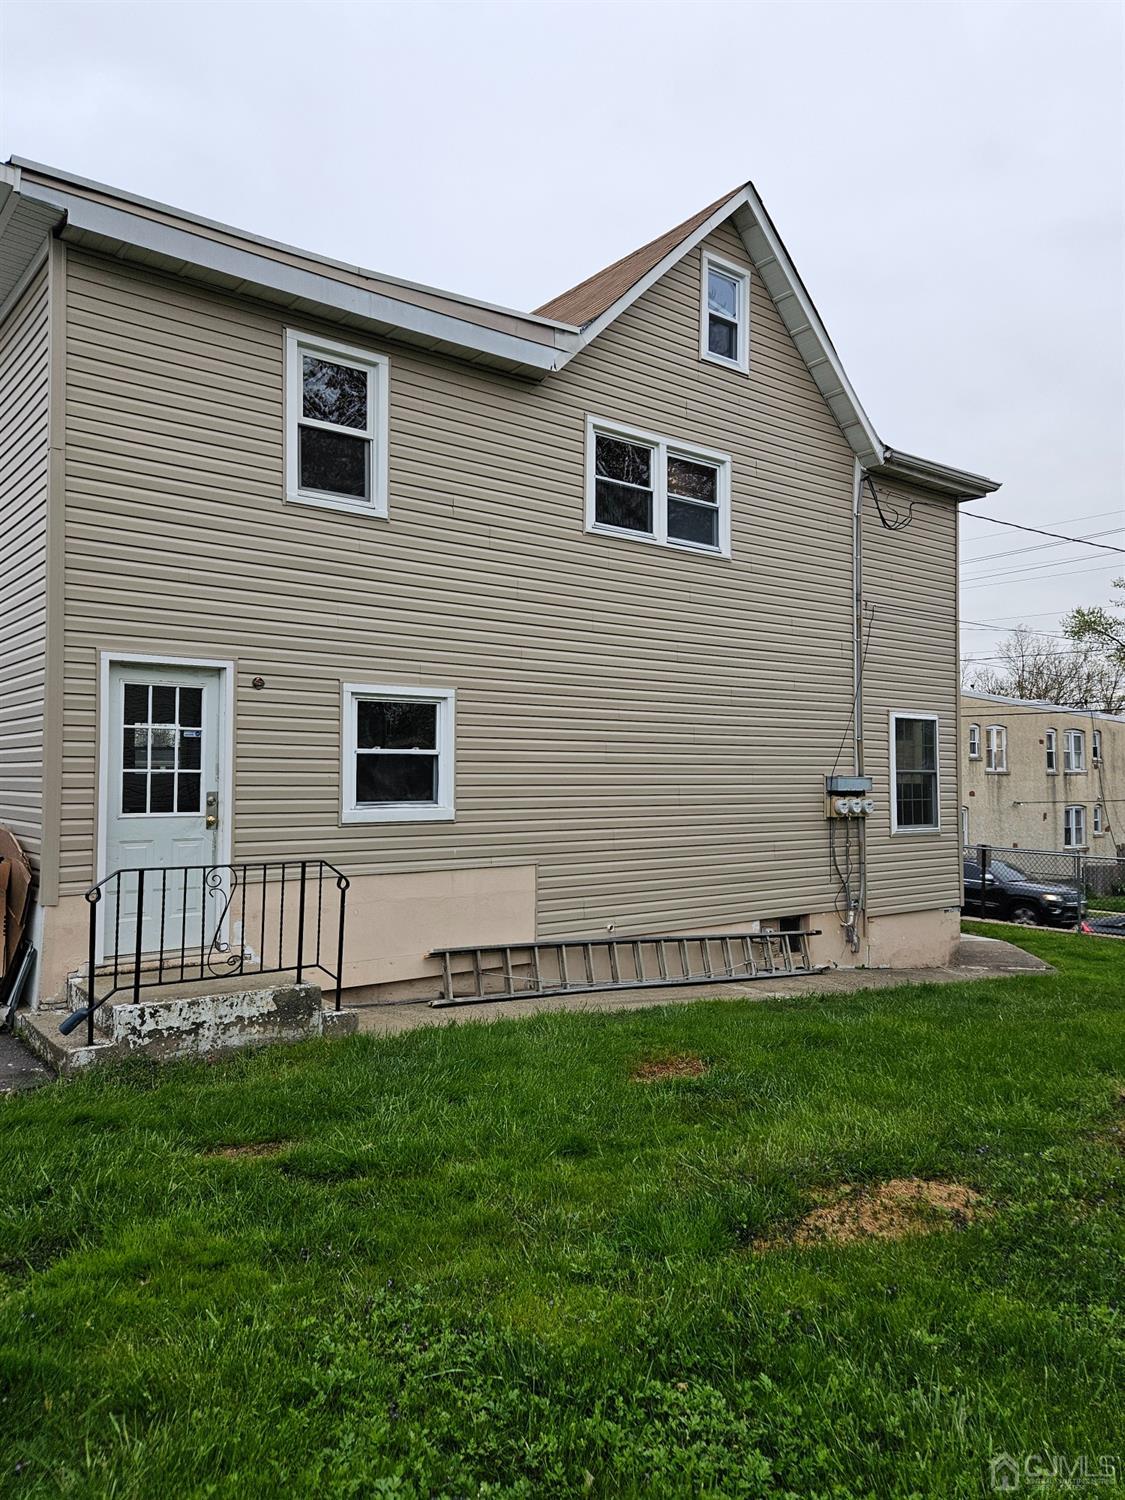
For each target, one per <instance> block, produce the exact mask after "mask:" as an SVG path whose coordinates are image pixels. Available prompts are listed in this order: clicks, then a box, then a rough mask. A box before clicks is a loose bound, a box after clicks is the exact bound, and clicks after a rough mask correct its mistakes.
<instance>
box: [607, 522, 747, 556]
mask: <svg viewBox="0 0 1125 1500" xmlns="http://www.w3.org/2000/svg"><path fill="white" fill-rule="evenodd" d="M586 534H587V536H612V537H616V538H617V539H618V541H621V542H640V543H642V544H643V545H644V546H646V547H663V548H665V549H666V550H667V551H669V552H690V553H691V554H692V555H693V556H695V557H717V558H721V559H722V560H723V561H725V562H729V561H730V553H729V552H724V551H723V550H722V548H721V547H703V546H700V545H698V544H697V543H695V542H676V541H672V540H668V541H662V540H661V539H660V537H658V536H653V535H652V534H651V533H650V532H645V531H626V530H625V529H624V528H622V527H617V526H601V525H598V524H597V523H596V522H595V524H594V525H593V526H587V527H586Z"/></svg>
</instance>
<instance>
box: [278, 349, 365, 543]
mask: <svg viewBox="0 0 1125 1500" xmlns="http://www.w3.org/2000/svg"><path fill="white" fill-rule="evenodd" d="M389 368H390V367H389V362H388V360H387V359H386V358H385V356H383V355H381V354H371V353H368V352H367V351H366V350H363V349H355V348H353V347H352V346H351V345H350V344H339V343H336V342H335V341H334V340H332V339H322V338H316V337H314V336H313V335H311V334H309V335H306V334H303V333H297V332H295V331H294V330H293V329H289V330H288V331H287V333H286V335H285V412H286V417H285V498H286V499H287V500H291V501H298V502H300V503H301V504H306V505H325V506H330V507H332V508H334V509H339V510H347V511H352V512H355V513H359V514H363V515H375V516H385V515H386V514H387V380H388V373H389Z"/></svg>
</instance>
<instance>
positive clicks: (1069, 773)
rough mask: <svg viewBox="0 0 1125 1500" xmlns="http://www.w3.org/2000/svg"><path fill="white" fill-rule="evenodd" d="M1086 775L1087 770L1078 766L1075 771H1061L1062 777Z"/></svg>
mask: <svg viewBox="0 0 1125 1500" xmlns="http://www.w3.org/2000/svg"><path fill="white" fill-rule="evenodd" d="M1087 774H1088V773H1087V770H1086V767H1085V766H1079V767H1077V769H1072V770H1070V771H1067V770H1064V771H1063V775H1064V776H1085V775H1087Z"/></svg>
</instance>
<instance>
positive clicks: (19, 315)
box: [0, 265, 48, 868]
mask: <svg viewBox="0 0 1125 1500" xmlns="http://www.w3.org/2000/svg"><path fill="white" fill-rule="evenodd" d="M47 375H48V309H47V269H46V266H45V265H44V266H43V267H42V268H41V269H40V270H39V271H38V272H37V274H36V275H35V276H34V277H33V278H32V280H31V282H30V284H29V285H28V287H27V288H26V290H25V291H24V292H23V294H22V296H20V298H19V299H18V300H17V301H16V303H15V305H14V306H13V307H12V309H11V311H10V312H9V314H8V316H7V318H6V319H5V320H4V323H3V325H2V326H0V601H2V602H0V823H4V824H5V825H6V826H8V827H10V828H11V829H12V831H13V832H14V833H15V835H16V837H17V838H18V839H19V840H20V843H21V844H22V845H23V847H24V849H25V850H26V852H27V854H28V855H29V857H30V858H31V860H32V862H33V864H34V865H35V866H36V868H38V865H39V858H40V854H41V850H42V841H43V840H42V833H43V712H44V699H45V672H46V626H47V547H46V542H47V459H48V438H47V432H48V380H47Z"/></svg>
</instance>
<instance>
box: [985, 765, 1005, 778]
mask: <svg viewBox="0 0 1125 1500" xmlns="http://www.w3.org/2000/svg"><path fill="white" fill-rule="evenodd" d="M984 774H985V775H986V776H1008V775H1010V774H1011V773H1010V772H1009V771H1008V768H1007V767H1006V766H1005V768H1004V769H1003V770H1002V771H1001V770H999V769H998V768H997V767H996V766H985V768H984Z"/></svg>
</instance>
